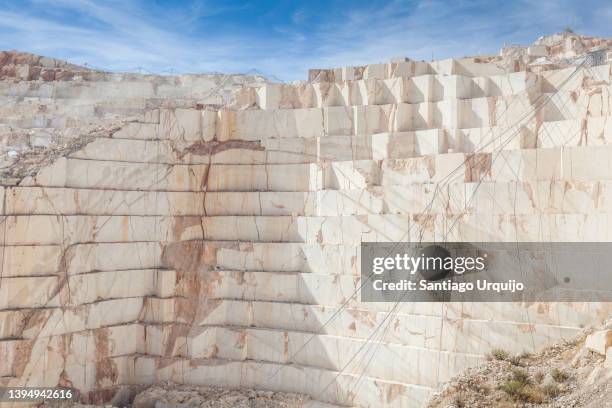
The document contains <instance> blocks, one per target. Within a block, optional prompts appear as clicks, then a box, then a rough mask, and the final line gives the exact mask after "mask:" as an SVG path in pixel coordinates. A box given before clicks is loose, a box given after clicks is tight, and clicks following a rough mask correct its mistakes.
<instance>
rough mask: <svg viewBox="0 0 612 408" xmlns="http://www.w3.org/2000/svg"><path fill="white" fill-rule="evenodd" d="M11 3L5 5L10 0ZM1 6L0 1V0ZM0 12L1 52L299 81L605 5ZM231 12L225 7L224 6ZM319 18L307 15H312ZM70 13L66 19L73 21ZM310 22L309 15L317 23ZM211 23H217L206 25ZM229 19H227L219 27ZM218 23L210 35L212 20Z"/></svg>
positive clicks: (492, 39)
mask: <svg viewBox="0 0 612 408" xmlns="http://www.w3.org/2000/svg"><path fill="white" fill-rule="evenodd" d="M9 3H10V2H9ZM7 4H8V3H7ZM19 4H20V6H13V7H10V6H9V5H7V6H4V5H3V6H0V47H2V48H5V49H21V50H24V51H31V52H36V53H39V54H43V55H49V56H53V57H59V58H65V59H69V60H70V61H71V62H74V63H84V62H88V63H89V64H90V65H92V66H98V67H101V68H105V69H112V70H134V69H136V67H139V66H141V67H144V68H146V69H148V70H151V71H155V72H160V71H167V70H170V69H173V70H174V71H175V72H202V71H222V72H246V71H249V70H251V69H253V68H255V69H258V70H259V71H261V72H264V73H269V74H273V75H277V76H279V77H281V78H283V79H287V80H293V79H303V78H305V76H306V70H307V69H308V68H315V67H316V68H318V67H329V66H341V65H351V64H364V63H372V62H379V61H385V60H388V59H389V58H391V57H395V56H400V55H405V56H409V57H411V58H416V59H430V58H431V56H432V52H433V53H434V57H435V58H445V57H451V56H463V55H470V54H477V53H481V52H482V53H491V52H493V53H495V52H497V50H498V49H499V47H500V46H501V45H502V43H503V42H509V43H512V42H523V43H525V42H529V41H533V40H535V39H536V38H537V37H538V36H540V35H542V34H548V33H551V32H554V31H559V30H561V29H563V28H564V27H565V26H567V25H570V26H572V27H573V28H574V29H575V30H576V31H578V32H584V33H585V34H594V35H606V34H608V35H609V33H610V31H611V30H612V28H611V27H610V26H609V20H610V15H611V14H612V9H611V8H610V6H609V5H606V4H604V3H603V2H596V1H590V0H585V1H584V2H582V3H579V4H578V3H576V2H573V1H570V0H561V1H553V0H540V1H537V2H532V1H527V0H521V1H518V2H499V4H496V5H491V4H490V2H486V1H462V2H447V1H440V0H430V1H418V2H405V1H400V0H392V1H388V2H386V3H374V2H373V3H371V4H370V5H368V6H365V7H362V8H355V7H353V8H347V9H342V8H340V7H337V8H336V9H335V10H334V11H333V12H331V11H330V10H325V12H323V11H319V10H316V7H317V6H316V5H313V6H312V7H313V9H308V8H307V7H306V6H301V7H299V8H297V9H296V10H293V11H292V12H291V13H289V14H288V15H287V16H285V17H284V21H283V19H282V18H281V19H279V21H278V24H274V25H271V26H270V27H267V29H266V28H261V27H260V28H259V30H257V29H255V28H253V27H236V29H227V27H232V26H231V17H232V12H235V11H240V10H242V9H244V8H249V9H248V10H249V12H251V11H252V12H253V21H254V22H255V21H257V18H259V16H258V15H257V12H258V9H257V7H255V6H253V5H249V4H245V5H241V6H235V7H234V6H227V5H225V4H223V3H219V2H216V3H211V2H210V1H204V0H199V1H195V0H194V1H192V2H188V3H183V4H181V7H177V8H174V9H167V8H160V6H156V5H155V3H151V2H146V1H144V0H138V1H132V2H129V1H119V0H107V1H94V0H31V1H30V2H25V3H24V2H20V3H19ZM232 7H234V8H232ZM316 12H318V13H320V14H319V15H316V14H315V13H316ZM72 17H74V18H72ZM317 18H318V19H317ZM215 19H217V20H215ZM226 19H229V21H226ZM220 21H222V22H224V23H227V24H225V25H224V26H223V27H225V29H223V30H219V29H218V28H217V26H216V25H215V23H217V24H218V23H219V22H220Z"/></svg>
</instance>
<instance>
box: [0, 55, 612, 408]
mask: <svg viewBox="0 0 612 408" xmlns="http://www.w3.org/2000/svg"><path fill="white" fill-rule="evenodd" d="M611 75H612V65H611V64H610V63H609V62H605V63H603V64H599V65H592V64H586V65H578V64H577V65H576V66H573V65H572V66H568V67H566V68H563V69H558V70H548V71H543V72H540V73H534V72H529V71H518V72H511V73H506V72H504V71H503V70H501V69H500V68H499V67H498V66H497V65H495V64H492V63H486V62H478V61H475V60H469V61H468V60H446V61H438V62H434V63H424V62H415V61H408V60H406V61H397V62H392V63H387V64H377V65H369V66H366V67H359V68H355V67H348V68H343V69H338V70H317V71H312V72H311V74H310V76H311V78H310V79H311V81H309V82H308V83H300V84H295V85H285V84H265V85H263V86H260V87H256V88H244V89H241V90H239V91H238V93H237V94H236V95H235V98H234V100H233V102H232V104H231V105H225V106H223V107H222V108H220V109H213V108H210V107H206V106H196V107H193V108H184V107H170V108H164V107H163V106H162V107H158V108H155V109H148V110H146V111H144V113H143V114H142V115H140V116H139V117H138V118H137V119H136V120H134V121H132V122H129V123H127V124H125V125H123V127H122V128H121V129H119V130H117V131H116V132H114V133H112V134H109V135H108V136H106V137H97V138H96V140H94V141H92V142H90V143H88V144H86V145H85V146H84V147H82V148H81V149H79V150H77V151H75V152H72V153H70V154H69V155H67V156H65V157H61V158H59V159H57V160H55V161H54V162H53V163H51V164H49V165H47V166H45V167H43V168H42V169H41V170H40V171H39V172H38V173H37V174H36V175H34V176H29V177H25V178H23V179H21V180H20V181H19V182H17V183H15V185H5V186H4V187H2V188H1V189H0V204H1V206H0V211H1V212H2V215H3V217H2V219H3V223H2V228H3V231H2V234H1V235H0V237H1V238H0V239H1V240H2V242H1V244H2V252H1V255H0V256H1V262H0V265H2V266H1V268H2V269H1V278H0V279H1V280H0V385H2V386H6V385H11V386H16V385H29V386H56V385H63V386H72V387H75V388H78V389H79V390H80V391H81V392H82V393H83V397H84V400H85V401H89V402H93V403H102V402H106V401H111V400H112V401H115V402H120V401H124V400H126V399H128V398H129V395H130V393H131V392H132V390H133V389H134V388H135V387H137V386H140V385H147V384H153V383H157V382H160V381H166V380H168V381H174V382H178V383H185V384H209V385H220V386H228V387H251V388H258V389H269V390H279V391H288V392H298V393H305V394H308V395H310V396H311V397H312V398H313V400H315V401H318V404H319V405H320V406H323V405H324V404H330V405H332V406H336V405H339V406H359V407H419V406H423V405H424V404H425V403H426V401H427V399H428V397H429V395H430V393H431V391H432V390H433V389H434V388H435V387H437V386H438V385H439V384H441V383H443V382H444V381H446V380H448V379H449V378H450V377H451V376H453V375H456V374H458V373H459V372H461V371H462V370H464V369H465V368H467V367H470V366H473V365H476V364H479V363H480V362H482V361H483V360H484V359H485V355H486V353H487V352H489V351H491V350H492V349H496V348H502V349H505V350H508V351H510V352H512V353H518V352H523V351H526V352H530V351H534V350H538V349H541V348H542V347H544V346H546V345H550V344H552V343H554V342H556V341H558V340H559V339H564V338H570V337H572V336H574V335H575V334H576V333H577V332H578V331H579V330H580V329H581V328H582V327H585V326H589V325H594V324H597V323H599V322H601V321H602V320H604V319H605V318H606V316H607V315H608V314H609V313H610V312H612V305H610V304H606V303H566V302H558V303H538V302H533V303H403V304H399V305H398V306H396V305H394V304H390V303H364V302H360V300H359V296H358V295H357V296H353V295H354V293H355V292H356V291H358V288H359V286H360V284H361V283H360V277H359V245H360V243H361V242H362V241H407V240H411V241H418V240H421V239H422V240H430V241H433V240H436V241H442V240H444V239H446V240H451V241H470V242H471V241H512V242H513V241H543V242H547V241H610V240H612V236H610V234H612V218H609V209H610V208H612V205H611V203H612V144H611V141H612V119H611V118H610V114H611V110H610V107H611V105H612V92H611V91H612V86H611V83H610V79H611ZM543 101H545V103H543ZM434 191H438V192H439V193H438V194H436V195H434ZM381 327H382V329H380V328H381Z"/></svg>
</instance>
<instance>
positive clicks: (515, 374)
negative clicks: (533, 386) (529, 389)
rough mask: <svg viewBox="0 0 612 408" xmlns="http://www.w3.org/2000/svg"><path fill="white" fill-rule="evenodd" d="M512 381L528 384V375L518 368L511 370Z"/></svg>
mask: <svg viewBox="0 0 612 408" xmlns="http://www.w3.org/2000/svg"><path fill="white" fill-rule="evenodd" d="M512 379H513V380H514V381H518V382H520V383H521V384H523V385H527V384H529V382H530V381H529V373H527V371H525V370H521V369H520V368H515V369H513V370H512Z"/></svg>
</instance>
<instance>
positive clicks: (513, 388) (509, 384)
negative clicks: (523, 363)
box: [499, 380, 525, 397]
mask: <svg viewBox="0 0 612 408" xmlns="http://www.w3.org/2000/svg"><path fill="white" fill-rule="evenodd" d="M524 386H525V384H523V383H522V382H520V381H516V380H510V381H506V382H505V383H503V384H502V385H501V386H500V387H499V388H500V389H501V390H502V391H503V392H505V393H506V394H508V395H510V396H511V397H515V396H517V395H518V393H519V392H520V391H521V389H522V388H523V387H524Z"/></svg>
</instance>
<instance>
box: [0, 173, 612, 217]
mask: <svg viewBox="0 0 612 408" xmlns="http://www.w3.org/2000/svg"><path fill="white" fill-rule="evenodd" d="M436 189H437V192H436ZM611 194H612V181H609V180H607V181H606V180H602V181H583V182H570V181H561V180H559V181H528V182H515V181H508V182H493V181H483V182H463V181H459V182H456V183H433V184H426V185H421V184H412V185H407V186H399V185H395V186H393V185H391V186H372V187H366V188H352V189H339V190H317V191H312V192H273V191H270V192H268V191H262V192H258V191H256V192H229V191H228V192H213V191H211V192H165V191H163V192H157V191H130V190H102V189H87V188H82V189H76V188H58V187H20V186H16V187H6V188H3V187H0V198H1V197H4V201H3V200H0V213H3V214H4V215H7V216H10V215H58V214H62V215H82V216H85V215H96V216H153V215H159V216H173V217H184V216H207V217H213V216H347V215H367V214H440V213H448V212H449V211H450V212H451V213H459V212H461V211H468V212H469V213H471V214H499V215H502V214H507V213H509V212H512V213H513V214H533V213H542V212H546V213H547V214H593V213H608V212H609V211H608V209H609V208H611V207H610V205H609V204H608V203H609V201H610V200H612V198H611V197H610V195H611ZM2 202H3V203H4V210H3V211H2Z"/></svg>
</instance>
